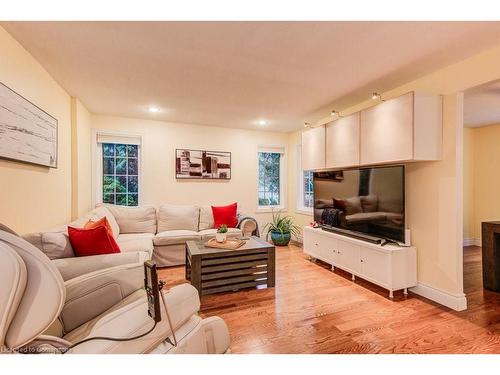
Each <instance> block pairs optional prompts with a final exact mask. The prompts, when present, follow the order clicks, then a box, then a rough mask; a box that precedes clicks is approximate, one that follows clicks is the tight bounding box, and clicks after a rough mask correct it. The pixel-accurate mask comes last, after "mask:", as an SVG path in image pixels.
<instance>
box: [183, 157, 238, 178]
mask: <svg viewBox="0 0 500 375" xmlns="http://www.w3.org/2000/svg"><path fill="white" fill-rule="evenodd" d="M175 178H177V179H179V180H182V179H206V180H230V179H231V153H230V152H224V151H205V150H189V149H176V150H175Z"/></svg>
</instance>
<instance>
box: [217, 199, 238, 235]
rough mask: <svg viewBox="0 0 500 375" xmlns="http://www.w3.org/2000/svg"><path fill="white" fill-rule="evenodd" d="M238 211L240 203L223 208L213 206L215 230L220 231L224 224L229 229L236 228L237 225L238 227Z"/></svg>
mask: <svg viewBox="0 0 500 375" xmlns="http://www.w3.org/2000/svg"><path fill="white" fill-rule="evenodd" d="M237 211H238V203H233V204H230V205H229V206H221V207H214V206H212V213H213V215H214V227H215V229H219V227H220V226H221V225H222V224H226V225H227V227H228V228H235V227H236V225H238V218H237V217H236V213H237Z"/></svg>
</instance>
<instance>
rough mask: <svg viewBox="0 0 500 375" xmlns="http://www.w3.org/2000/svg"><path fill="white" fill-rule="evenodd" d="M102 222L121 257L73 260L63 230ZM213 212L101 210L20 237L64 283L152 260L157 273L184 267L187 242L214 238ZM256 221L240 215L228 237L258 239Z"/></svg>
mask: <svg viewBox="0 0 500 375" xmlns="http://www.w3.org/2000/svg"><path fill="white" fill-rule="evenodd" d="M103 216H106V217H107V219H108V222H109V223H110V225H111V228H112V230H113V235H114V237H115V240H116V242H117V243H118V245H119V247H120V250H121V253H120V254H107V255H97V256H92V257H75V255H74V252H73V249H72V247H71V244H70V242H69V239H68V234H67V227H68V226H73V227H77V228H81V227H83V226H84V225H85V223H86V222H87V221H88V220H89V219H92V220H97V219H100V218H102V217H103ZM216 232H217V231H216V229H215V228H214V219H213V215H212V208H211V206H194V205H185V206H179V205H170V204H163V205H161V206H159V207H155V206H152V205H149V206H139V207H124V206H115V205H108V204H99V205H97V207H96V208H95V209H94V210H92V211H90V212H88V213H86V214H85V215H83V216H81V217H80V218H78V219H76V220H74V221H72V222H71V223H69V224H67V225H63V226H61V227H58V228H55V229H52V230H49V231H46V232H36V233H29V234H26V235H24V236H23V237H24V239H26V240H27V241H28V242H30V243H32V244H33V245H35V246H36V247H37V248H39V249H40V250H42V251H43V252H44V253H45V254H46V255H47V256H48V257H49V258H50V259H52V260H53V262H54V263H55V265H56V267H57V268H58V269H59V271H60V272H61V275H62V276H63V279H64V280H69V279H71V278H74V277H77V276H79V275H82V274H85V273H88V272H93V271H95V270H97V269H102V268H105V267H113V266H117V265H122V264H130V263H137V262H143V261H145V260H146V259H150V258H152V259H153V260H154V261H155V262H156V263H157V265H158V267H167V266H175V265H181V264H184V263H185V245H186V241H190V240H209V239H210V238H213V237H215V233H216ZM258 234H259V232H258V224H257V221H256V220H255V219H254V218H251V217H249V216H246V215H244V214H242V213H238V225H237V227H236V228H229V231H228V237H238V236H242V235H244V236H250V235H258Z"/></svg>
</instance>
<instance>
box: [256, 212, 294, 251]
mask: <svg viewBox="0 0 500 375" xmlns="http://www.w3.org/2000/svg"><path fill="white" fill-rule="evenodd" d="M266 230H267V234H266V239H267V240H269V235H271V241H272V242H273V244H275V245H276V246H287V245H288V243H289V242H290V239H291V237H292V234H293V235H294V236H295V237H298V236H299V235H300V227H299V226H297V225H294V224H293V218H292V217H291V216H283V217H282V216H281V213H279V212H274V211H273V217H272V221H271V222H270V223H267V224H266V225H265V227H264V231H266Z"/></svg>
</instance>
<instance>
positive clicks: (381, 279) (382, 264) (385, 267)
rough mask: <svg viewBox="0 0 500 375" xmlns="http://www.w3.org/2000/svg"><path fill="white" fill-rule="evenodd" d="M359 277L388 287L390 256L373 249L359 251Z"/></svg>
mask: <svg viewBox="0 0 500 375" xmlns="http://www.w3.org/2000/svg"><path fill="white" fill-rule="evenodd" d="M360 262H361V275H362V277H366V278H367V279H369V280H370V279H371V280H372V281H376V282H378V283H380V284H382V285H384V286H388V285H389V282H390V280H389V275H390V273H391V267H390V254H388V253H385V252H382V251H377V250H375V249H370V248H366V249H365V248H363V249H361V256H360Z"/></svg>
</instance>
